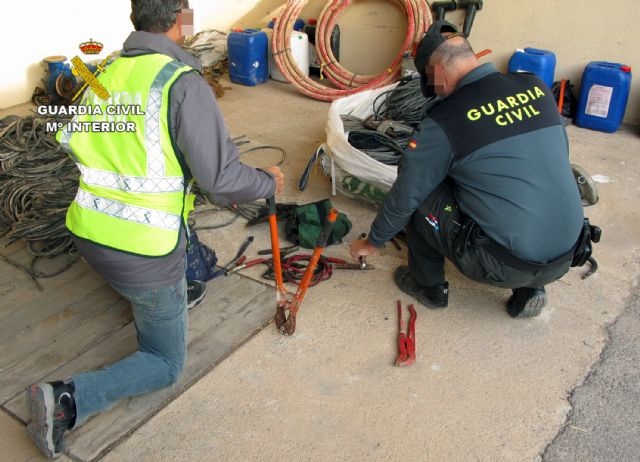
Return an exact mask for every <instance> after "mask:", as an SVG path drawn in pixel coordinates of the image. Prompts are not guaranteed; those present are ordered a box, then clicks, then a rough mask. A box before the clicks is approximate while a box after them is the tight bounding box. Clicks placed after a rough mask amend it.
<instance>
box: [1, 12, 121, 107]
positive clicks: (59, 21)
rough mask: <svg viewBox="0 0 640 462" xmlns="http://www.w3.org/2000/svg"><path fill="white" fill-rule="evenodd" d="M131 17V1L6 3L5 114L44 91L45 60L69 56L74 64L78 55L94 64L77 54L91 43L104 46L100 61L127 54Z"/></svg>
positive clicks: (2, 31) (4, 52) (3, 105)
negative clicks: (37, 89)
mask: <svg viewBox="0 0 640 462" xmlns="http://www.w3.org/2000/svg"><path fill="white" fill-rule="evenodd" d="M130 12H131V4H130V2H129V1H127V0H117V1H109V2H105V1H98V0H64V1H60V0H51V1H46V0H40V1H39V0H19V1H7V2H2V14H1V17H2V19H3V21H2V27H0V43H1V44H2V48H1V49H2V55H1V56H2V60H3V66H2V71H1V72H0V108H7V107H10V106H14V105H16V104H20V103H24V102H26V101H28V100H29V99H30V98H31V94H32V93H33V90H34V88H35V87H36V86H42V85H41V79H42V77H43V76H44V69H45V65H44V64H43V63H42V59H43V58H45V57H46V56H51V55H65V56H67V57H68V58H69V59H71V58H73V57H74V56H76V55H78V56H80V57H82V59H83V60H92V59H87V58H88V57H87V56H86V55H83V54H82V52H81V51H80V50H79V49H78V45H79V44H80V43H82V42H86V41H88V40H89V39H90V38H93V39H94V40H96V41H98V42H101V43H103V44H104V50H103V52H102V54H100V55H98V58H105V57H106V56H107V54H108V52H109V51H112V50H119V49H120V48H122V42H123V41H124V39H125V38H126V37H127V35H128V34H129V32H131V31H132V30H133V26H132V25H131V21H130V20H129V14H130Z"/></svg>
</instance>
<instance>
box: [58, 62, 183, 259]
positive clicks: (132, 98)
mask: <svg viewBox="0 0 640 462" xmlns="http://www.w3.org/2000/svg"><path fill="white" fill-rule="evenodd" d="M192 70H193V69H192V68H190V67H189V66H187V65H185V64H183V63H181V62H179V61H176V60H173V59H171V58H170V57H168V56H165V55H161V54H150V55H141V56H136V57H121V58H118V59H117V60H116V61H114V63H113V64H111V65H110V66H108V67H107V69H106V71H105V72H104V73H103V74H102V75H100V76H99V77H98V80H99V81H100V82H101V83H102V84H103V85H105V87H106V88H108V89H109V91H110V93H111V98H110V99H109V100H108V101H106V102H105V101H102V100H99V99H98V98H97V97H96V95H95V94H94V92H93V91H92V90H91V89H88V90H87V92H86V93H85V95H84V97H83V99H82V102H81V103H80V104H82V105H90V106H93V108H94V109H95V107H96V106H101V107H102V114H103V116H100V117H104V116H106V114H108V112H105V108H106V107H108V106H112V105H113V106H117V105H124V106H127V105H137V106H139V107H140V108H141V109H142V111H144V112H143V113H140V112H136V111H133V112H131V113H124V114H123V115H122V116H118V117H120V118H121V119H122V118H124V120H126V121H132V122H134V123H135V124H136V127H137V129H136V131H135V132H113V133H108V132H101V133H100V132H96V133H94V132H74V131H73V130H75V129H76V128H72V125H71V124H70V125H67V126H65V127H64V128H63V129H62V130H60V132H59V133H58V137H57V138H58V141H59V143H60V145H61V146H62V147H63V148H64V149H65V150H66V151H67V153H68V154H69V155H70V157H71V158H72V159H73V160H74V162H75V163H76V165H77V167H78V169H79V170H80V174H81V176H80V185H79V188H78V192H77V195H76V198H75V200H74V201H73V203H72V204H71V206H70V207H69V211H68V213H67V221H66V223H67V227H68V228H69V230H70V231H71V232H72V233H73V234H74V235H75V236H77V237H80V238H83V239H87V240H89V241H91V242H94V243H96V244H99V245H103V246H106V247H109V248H113V249H116V250H121V251H124V252H128V253H133V254H137V255H141V256H149V257H158V256H163V255H167V254H169V253H171V252H172V251H173V250H174V249H175V248H176V247H177V245H178V243H179V239H180V230H181V228H182V227H183V226H184V223H186V217H187V216H188V213H189V212H190V211H191V210H193V198H194V197H193V195H192V194H190V187H189V186H190V185H188V184H186V183H185V174H186V173H188V172H184V171H183V168H184V167H183V164H182V163H181V161H180V157H179V152H176V151H174V150H175V149H177V148H175V142H174V140H172V139H171V132H170V124H171V121H170V101H169V99H170V95H171V93H170V92H171V86H172V85H173V83H174V82H175V81H176V80H177V79H178V78H179V77H180V76H181V75H183V74H184V73H186V72H190V71H192ZM98 114H100V112H98ZM107 120H108V119H104V118H102V119H96V117H94V116H93V115H92V113H91V112H89V113H88V114H86V115H78V116H75V117H74V118H73V119H72V121H71V123H74V122H87V121H89V122H91V121H94V122H95V121H107ZM111 120H113V119H111Z"/></svg>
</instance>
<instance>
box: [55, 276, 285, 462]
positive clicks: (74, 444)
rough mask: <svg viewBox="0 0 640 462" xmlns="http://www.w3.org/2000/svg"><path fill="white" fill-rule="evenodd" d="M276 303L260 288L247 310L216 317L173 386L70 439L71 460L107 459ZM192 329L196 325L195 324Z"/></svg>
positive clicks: (263, 320)
mask: <svg viewBox="0 0 640 462" xmlns="http://www.w3.org/2000/svg"><path fill="white" fill-rule="evenodd" d="M243 279H244V278H243ZM252 284H253V285H254V287H255V286H257V285H258V284H257V283H255V282H253V283H252ZM237 294H238V295H240V294H239V293H237ZM273 300H274V297H273V292H272V291H270V290H267V289H265V288H264V287H263V286H260V292H259V293H258V294H257V296H255V297H254V298H253V299H252V300H251V301H250V302H249V303H246V304H245V305H244V306H241V307H240V306H238V305H236V306H234V307H225V308H224V313H225V314H224V315H223V314H222V312H216V313H215V314H216V315H217V316H221V318H220V319H221V322H220V323H219V324H217V325H216V327H215V328H214V329H212V330H209V331H207V332H206V333H203V335H201V336H196V337H197V341H196V342H195V343H193V344H192V345H190V350H189V355H188V360H187V364H186V365H185V368H184V370H183V373H182V375H181V378H180V380H179V381H178V383H177V384H176V385H175V386H173V387H169V388H165V389H162V390H158V391H156V392H153V393H149V394H147V395H145V396H140V397H136V398H130V399H127V400H124V401H123V402H122V403H120V404H118V405H117V406H116V407H114V408H113V409H112V410H111V411H109V412H106V413H103V414H100V415H98V416H96V417H95V418H93V419H92V420H90V421H89V422H87V423H86V424H85V425H84V426H83V427H82V428H81V429H79V430H78V431H76V432H72V433H70V434H69V437H68V438H67V442H68V445H69V448H71V449H70V454H71V456H72V457H74V458H77V459H79V460H83V461H92V460H95V459H96V458H99V457H101V456H103V455H104V453H106V452H107V451H108V450H109V449H110V448H111V447H113V446H114V445H116V444H117V443H118V442H119V441H120V440H121V439H122V438H124V437H126V435H128V434H129V433H131V432H133V431H134V430H135V429H137V428H138V427H140V426H141V425H142V424H144V422H146V421H147V420H149V419H150V418H151V417H153V415H155V414H156V413H157V412H159V411H160V409H162V408H163V407H165V406H166V405H167V404H168V403H169V402H171V401H172V400H173V399H175V398H176V397H177V396H179V395H180V394H181V393H182V392H184V391H185V390H186V389H187V388H189V387H190V386H191V385H193V384H194V383H195V382H196V381H197V380H198V379H200V378H201V377H202V376H204V375H205V374H206V373H207V372H209V371H210V370H211V369H212V368H213V367H214V366H215V365H216V364H218V363H219V362H220V361H222V360H223V359H224V358H226V357H227V356H228V355H229V354H230V353H231V352H233V351H234V350H235V349H236V348H237V347H238V346H240V345H241V344H242V343H244V342H245V341H246V340H247V339H249V338H250V337H252V336H253V335H255V333H256V332H258V331H259V330H261V329H262V328H263V327H264V326H265V325H266V324H267V323H268V322H270V320H271V319H272V317H273V311H274V303H273ZM229 308H231V309H229ZM202 312H205V311H204V310H202ZM229 315H230V316H229ZM223 317H224V319H222V318H223ZM192 324H193V325H197V322H194V323H192Z"/></svg>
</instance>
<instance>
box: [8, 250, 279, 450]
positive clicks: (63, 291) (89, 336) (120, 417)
mask: <svg viewBox="0 0 640 462" xmlns="http://www.w3.org/2000/svg"><path fill="white" fill-rule="evenodd" d="M0 253H1V254H2V255H4V256H9V257H10V258H11V259H12V260H14V261H16V262H19V263H21V264H27V263H28V262H29V261H30V257H29V255H28V253H27V252H26V249H25V248H24V246H23V245H20V244H14V245H12V246H10V247H6V248H3V245H2V243H1V242H0ZM41 284H42V287H43V291H42V292H41V291H38V290H37V289H36V288H35V286H34V285H33V282H32V281H30V280H29V278H28V277H27V276H26V275H25V274H24V273H22V272H20V271H19V270H17V269H15V268H13V267H12V266H10V265H7V264H4V263H2V262H0V295H1V298H0V351H1V352H2V354H1V355H0V406H1V407H2V409H3V410H4V411H5V412H8V413H10V414H12V415H13V416H15V417H17V418H18V419H20V420H21V421H23V422H25V423H26V421H27V420H28V419H29V415H28V412H27V409H26V401H25V395H24V389H25V387H26V386H27V385H29V384H30V383H33V382H37V381H41V380H45V381H48V380H56V379H61V378H65V377H69V376H71V375H72V374H76V373H78V372H82V371H87V370H93V369H96V368H100V367H103V366H106V365H108V364H111V363H113V362H114V361H116V360H118V359H121V358H123V357H125V356H127V355H129V354H131V353H133V352H134V351H135V350H136V347H137V343H136V335H135V327H134V325H133V323H132V316H131V309H130V306H129V304H128V302H127V301H126V300H124V299H122V297H120V295H119V294H117V293H116V292H115V291H114V290H113V289H111V287H110V286H109V285H108V284H106V283H105V282H104V280H103V279H102V278H101V277H100V276H99V275H98V274H97V273H96V272H95V271H93V270H92V269H91V268H90V267H89V266H88V265H87V264H86V263H84V262H82V261H81V260H79V261H78V262H76V263H75V264H74V265H73V266H72V267H71V268H70V269H69V270H67V271H66V272H64V273H63V274H61V275H59V276H56V277H55V278H51V279H45V280H41ZM207 289H208V290H207V296H206V297H205V299H204V301H203V302H202V303H201V304H200V305H199V306H197V307H196V308H194V309H193V310H191V311H190V312H189V350H188V355H187V356H188V358H187V363H186V365H185V368H184V370H183V373H182V375H181V378H180V380H179V382H178V383H177V384H176V385H175V386H173V387H170V388H166V389H164V390H160V391H157V392H154V393H150V394H147V395H144V396H140V397H136V398H130V399H127V400H124V401H123V402H121V403H120V404H118V405H117V406H116V407H115V408H113V409H111V410H110V411H108V412H105V413H103V414H100V415H98V416H95V417H93V418H92V419H90V420H89V421H88V422H87V423H86V424H85V425H83V426H82V427H81V428H79V429H77V430H75V431H73V432H71V433H68V434H67V435H68V436H67V437H66V441H67V444H68V448H69V449H68V453H69V455H70V456H71V457H73V458H76V459H78V460H82V461H93V460H96V459H99V458H101V457H102V456H103V455H104V454H106V453H107V452H108V451H109V450H110V449H112V448H113V447H114V446H116V445H117V444H118V443H119V442H120V441H122V440H123V439H124V438H126V437H127V435H129V434H130V433H131V432H133V431H134V430H135V429H136V428H138V427H139V426H140V425H142V424H143V423H144V422H146V421H147V420H149V419H150V418H151V417H153V416H154V415H155V414H156V413H157V412H159V411H160V410H161V409H162V408H163V407H164V406H166V405H167V404H168V403H169V402H171V401H172V400H173V399H175V398H176V397H177V396H179V395H180V394H181V393H182V392H184V391H185V390H186V389H187V388H189V387H190V386H191V385H193V384H194V383H195V382H196V381H197V380H198V379H199V378H201V377H202V376H203V375H204V374H206V373H207V372H209V371H210V370H211V369H212V368H213V367H214V366H215V365H216V364H218V363H219V362H220V361H222V360H223V359H224V358H225V357H227V356H228V355H229V354H230V353H231V352H233V351H234V350H235V349H236V348H237V347H238V346H240V345H241V344H242V343H244V342H245V341H246V340H248V339H249V338H250V337H252V336H253V335H254V334H255V333H257V332H258V331H259V330H261V329H262V328H263V327H264V326H265V325H267V324H268V323H269V322H270V320H271V318H272V316H273V313H274V307H275V301H274V300H275V297H274V291H273V289H272V288H270V287H268V286H265V285H263V284H261V283H258V282H256V281H253V280H251V279H248V278H245V277H241V276H237V275H232V276H230V277H219V278H217V279H215V280H213V281H211V282H209V283H208V285H207Z"/></svg>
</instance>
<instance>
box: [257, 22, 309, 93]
mask: <svg viewBox="0 0 640 462" xmlns="http://www.w3.org/2000/svg"><path fill="white" fill-rule="evenodd" d="M262 30H263V31H264V32H266V34H267V38H268V39H269V70H270V76H271V78H272V79H273V80H277V81H278V82H284V83H289V82H288V81H287V79H286V78H285V76H284V75H282V72H280V69H278V65H277V64H276V61H275V59H274V58H273V46H272V42H271V41H272V39H273V29H268V28H265V29H262ZM291 54H292V55H293V59H294V60H295V62H296V64H297V65H298V68H300V70H301V71H302V73H303V74H304V75H305V76H307V77H308V76H309V37H308V36H307V34H305V33H304V32H298V31H292V32H291Z"/></svg>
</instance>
